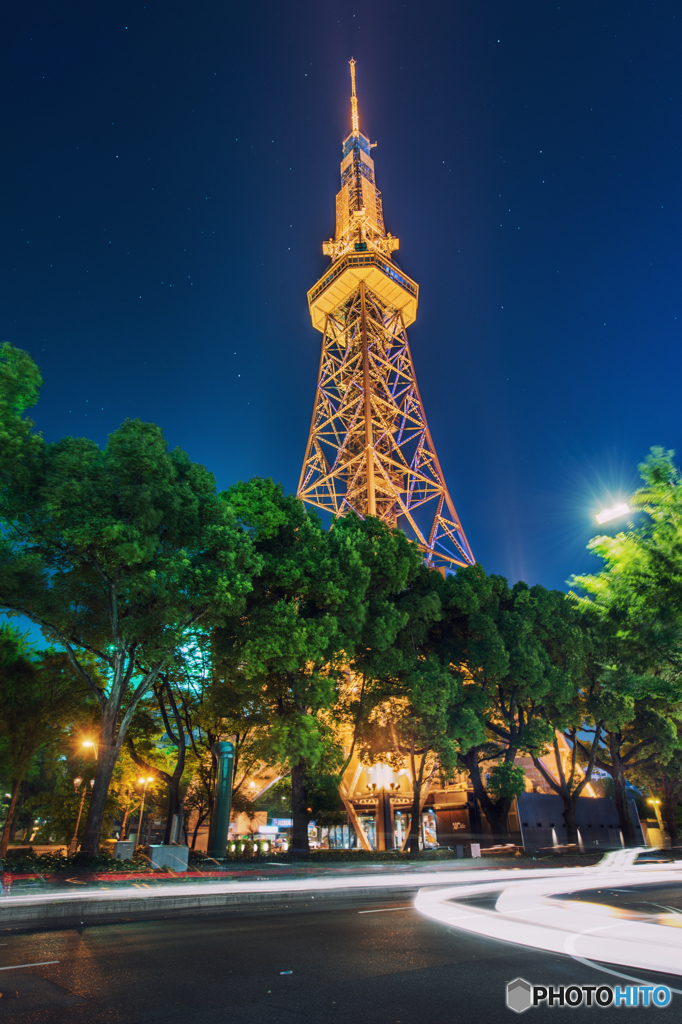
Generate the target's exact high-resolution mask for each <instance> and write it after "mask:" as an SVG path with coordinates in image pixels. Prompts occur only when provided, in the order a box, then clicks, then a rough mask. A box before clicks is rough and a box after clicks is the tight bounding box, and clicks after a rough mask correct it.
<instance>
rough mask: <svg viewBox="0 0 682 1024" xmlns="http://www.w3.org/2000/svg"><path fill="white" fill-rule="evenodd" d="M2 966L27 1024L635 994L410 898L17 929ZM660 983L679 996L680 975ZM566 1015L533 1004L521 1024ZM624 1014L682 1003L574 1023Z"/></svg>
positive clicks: (461, 1007) (430, 1014) (200, 1023)
mask: <svg viewBox="0 0 682 1024" xmlns="http://www.w3.org/2000/svg"><path fill="white" fill-rule="evenodd" d="M664 902H665V901H664ZM45 961H58V962H57V963H45ZM20 964H28V965H38V964H39V965H40V966H28V967H23V968H18V965H20ZM0 967H2V968H3V970H2V971H0V991H1V992H2V995H1V996H0V1020H2V1019H4V1018H10V1017H16V1018H17V1022H18V1024H34V1022H35V1024H138V1022H139V1024H142V1022H147V1021H150V1022H151V1021H154V1022H157V1024H307V1022H318V1021H319V1022H324V1024H351V1022H352V1024H427V1022H429V1024H430V1022H431V1021H433V1022H441V1021H443V1022H449V1021H453V1022H460V1021H461V1022H463V1024H464V1022H466V1024H479V1022H480V1024H484V1022H485V1024H497V1022H498V1021H500V1022H502V1021H507V1022H508V1021H510V1020H515V1019H519V1018H518V1017H517V1015H516V1014H514V1013H512V1011H510V1010H508V1009H507V1008H506V1006H505V988H506V983H507V982H508V981H511V980H512V979H514V978H516V977H518V976H521V977H523V978H525V979H527V980H528V981H529V982H530V983H531V984H536V985H538V984H547V983H549V984H554V985H604V984H616V983H618V982H620V983H621V984H622V985H626V984H627V982H626V981H623V980H622V979H620V978H617V977H614V976H612V975H608V974H604V973H602V972H601V971H600V970H598V969H597V968H596V967H591V966H589V965H585V964H582V963H579V962H576V961H575V960H573V959H571V958H570V957H560V956H557V955H555V954H546V953H539V952H538V953H536V952H533V951H531V950H526V949H524V948H522V947H519V946H515V945H512V944H509V943H501V942H494V941H490V940H487V939H477V938H472V937H470V936H468V935H465V934H462V933H459V932H456V931H452V930H448V929H447V928H445V927H444V926H441V925H438V924H435V923H433V922H431V921H429V920H427V919H425V918H423V917H422V916H421V915H420V914H418V913H417V912H416V911H415V910H414V909H413V908H412V907H411V905H410V901H408V900H405V901H400V902H392V903H380V902H372V903H369V902H367V901H358V900H352V901H351V900H347V899H346V900H344V901H343V902H339V903H338V904H334V905H333V906H330V904H329V903H325V905H324V906H323V907H319V908H316V907H315V902H314V900H311V901H310V903H309V904H308V905H307V906H301V907H296V908H288V907H287V906H286V904H285V903H284V902H283V905H282V906H281V907H279V908H273V907H268V908H267V909H263V910H257V909H253V908H250V909H248V910H245V911H239V910H229V911H226V912H220V913H211V914H197V915H196V916H191V917H181V918H175V919H170V918H169V919H165V920H161V921H158V920H157V921H148V922H131V923H125V924H110V925H103V926H93V927H84V928H78V929H65V930H61V931H49V932H31V933H25V934H14V933H11V932H9V933H8V932H6V933H4V934H0ZM7 967H10V968H11V969H9V970H7V969H4V968H7ZM15 968H18V969H15ZM621 971H622V972H623V973H627V969H621ZM283 972H284V973H283ZM632 973H633V974H637V975H638V977H641V972H640V973H639V974H638V972H632ZM649 980H650V981H652V982H653V983H655V984H660V983H664V984H665V983H667V984H669V985H670V986H671V987H676V988H682V984H680V979H677V978H671V977H669V976H666V977H659V978H653V977H652V976H649ZM568 1012H569V1011H568V1008H560V1007H554V1008H551V1009H550V1008H546V1007H545V1008H542V1007H540V1008H531V1009H530V1010H528V1011H527V1013H526V1014H524V1015H523V1018H522V1019H523V1020H524V1022H529V1024H532V1022H539V1021H543V1022H544V1021H546V1020H555V1019H556V1018H557V1016H559V1018H560V1019H562V1020H565V1019H566V1017H565V1016H564V1015H565V1014H566V1013H568ZM624 1014H626V1016H627V1019H628V1020H631V1015H632V1014H636V1015H637V1017H636V1019H641V1017H642V1016H644V1019H645V1020H646V1019H650V1018H651V1017H653V1018H655V1020H656V1021H657V1022H659V1021H664V1020H669V1021H680V1020H682V995H674V996H673V1000H672V1002H671V1004H670V1005H669V1006H668V1007H667V1008H664V1009H657V1008H650V1009H647V1008H643V1007H640V1008H638V1009H637V1010H634V1009H633V1010H631V1011H630V1013H628V1012H627V1010H625V1008H621V1009H616V1008H614V1007H610V1008H605V1009H602V1008H596V1007H594V1008H591V1009H588V1008H584V1007H583V1008H578V1009H573V1010H571V1011H570V1017H569V1019H570V1020H571V1021H573V1020H575V1021H582V1020H595V1021H597V1022H598V1024H611V1021H615V1020H618V1021H619V1022H621V1024H623V1015H624Z"/></svg>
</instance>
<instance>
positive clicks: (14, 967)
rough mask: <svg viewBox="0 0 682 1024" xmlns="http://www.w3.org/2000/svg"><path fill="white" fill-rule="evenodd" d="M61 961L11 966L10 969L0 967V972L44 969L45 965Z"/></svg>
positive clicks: (44, 961) (43, 961)
mask: <svg viewBox="0 0 682 1024" xmlns="http://www.w3.org/2000/svg"><path fill="white" fill-rule="evenodd" d="M60 963H61V960H42V961H41V962H40V963H39V964H13V965H12V966H11V967H0V971H18V970H19V969H20V968H22V967H45V966H46V964H60Z"/></svg>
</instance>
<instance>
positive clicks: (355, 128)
mask: <svg viewBox="0 0 682 1024" xmlns="http://www.w3.org/2000/svg"><path fill="white" fill-rule="evenodd" d="M348 63H349V64H350V121H351V131H352V132H353V134H355V133H356V132H359V131H360V118H359V116H358V98H357V96H356V95H355V61H354V60H353V58H352V57H351V59H350V60H349V61H348Z"/></svg>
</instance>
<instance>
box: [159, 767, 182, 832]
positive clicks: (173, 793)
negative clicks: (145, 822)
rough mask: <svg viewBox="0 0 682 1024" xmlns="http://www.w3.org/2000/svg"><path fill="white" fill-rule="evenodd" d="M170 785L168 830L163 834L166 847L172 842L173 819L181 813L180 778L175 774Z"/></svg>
mask: <svg viewBox="0 0 682 1024" xmlns="http://www.w3.org/2000/svg"><path fill="white" fill-rule="evenodd" d="M167 785H168V813H167V815H166V828H165V830H164V833H163V841H164V844H165V845H166V846H168V844H169V843H170V841H171V831H172V829H173V818H174V817H175V815H176V814H179V813H180V776H176V773H175V772H173V774H172V775H171V776H169V778H168V779H167Z"/></svg>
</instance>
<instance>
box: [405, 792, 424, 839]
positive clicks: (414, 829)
mask: <svg viewBox="0 0 682 1024" xmlns="http://www.w3.org/2000/svg"><path fill="white" fill-rule="evenodd" d="M413 789H414V797H413V799H412V814H411V817H410V836H409V840H408V844H407V849H408V852H409V855H410V857H418V856H419V852H420V851H419V831H420V824H421V822H420V820H419V819H420V814H419V806H420V804H421V799H422V784H421V781H419V780H417V779H416V778H415V779H414V783H413Z"/></svg>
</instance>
